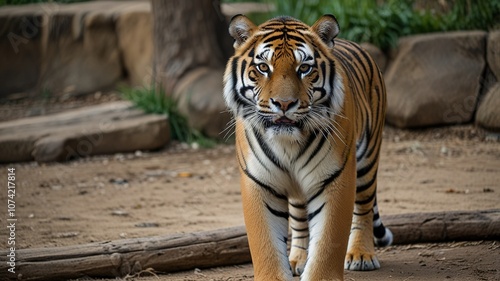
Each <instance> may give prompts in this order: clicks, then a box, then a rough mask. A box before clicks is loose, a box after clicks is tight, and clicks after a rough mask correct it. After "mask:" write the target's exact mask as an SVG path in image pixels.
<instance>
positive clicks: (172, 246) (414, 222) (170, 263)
mask: <svg viewBox="0 0 500 281" xmlns="http://www.w3.org/2000/svg"><path fill="white" fill-rule="evenodd" d="M384 223H385V224H386V226H388V227H390V228H391V230H392V232H393V234H394V242H395V244H408V243H418V242H444V241H464V240H465V241H467V240H497V239H500V209H495V210H486V211H455V212H438V213H415V214H403V215H392V216H385V217H384ZM8 254H9V253H8V252H5V251H3V252H1V253H0V256H3V257H6V256H7V255H8ZM247 262H250V252H249V248H248V241H247V237H246V233H245V228H244V227H243V226H241V227H232V228H225V229H219V230H214V231H205V232H197V233H187V234H173V235H166V236H158V237H149V238H137V239H123V240H117V241H108V242H101V243H91V244H84V245H75V246H69V247H56V248H38V249H22V250H18V251H17V252H16V269H15V271H16V274H12V276H11V277H14V278H13V279H18V280H60V279H70V278H81V277H93V278H96V277H123V276H125V275H127V274H135V273H137V272H140V271H141V270H146V269H148V268H152V269H154V271H155V272H175V271H181V270H189V269H193V268H208V267H216V266H224V265H234V264H241V263H247ZM8 266H9V265H8V263H5V262H1V263H0V272H4V273H5V272H7V269H8ZM9 274H10V273H9Z"/></svg>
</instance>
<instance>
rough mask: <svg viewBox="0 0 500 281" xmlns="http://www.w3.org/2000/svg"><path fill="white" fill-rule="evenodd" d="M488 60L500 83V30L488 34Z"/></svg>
mask: <svg viewBox="0 0 500 281" xmlns="http://www.w3.org/2000/svg"><path fill="white" fill-rule="evenodd" d="M486 60H487V61H488V65H489V67H490V69H491V71H492V72H493V74H494V75H495V77H496V79H497V81H500V30H495V31H492V32H490V33H489V34H488V46H487V51H486Z"/></svg>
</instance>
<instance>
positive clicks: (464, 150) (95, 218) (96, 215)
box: [0, 125, 500, 281]
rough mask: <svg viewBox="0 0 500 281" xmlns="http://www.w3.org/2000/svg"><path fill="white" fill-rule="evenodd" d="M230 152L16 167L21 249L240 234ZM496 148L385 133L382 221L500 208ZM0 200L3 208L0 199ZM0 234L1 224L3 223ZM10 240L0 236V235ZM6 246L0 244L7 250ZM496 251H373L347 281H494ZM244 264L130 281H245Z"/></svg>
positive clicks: (450, 247) (499, 274)
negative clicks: (377, 265)
mask: <svg viewBox="0 0 500 281" xmlns="http://www.w3.org/2000/svg"><path fill="white" fill-rule="evenodd" d="M234 154H235V152H234V146H232V145H230V144H228V145H219V146H217V147H215V148H211V149H200V148H198V149H195V148H192V147H189V146H187V145H181V144H172V145H170V146H169V147H167V148H165V149H163V150H161V151H156V152H140V151H138V152H136V153H132V154H116V155H107V156H98V157H90V158H86V159H80V160H75V161H72V162H68V163H51V164H37V163H20V164H13V165H2V166H0V179H3V180H4V181H5V179H6V177H7V175H6V173H7V168H9V167H14V168H15V169H16V191H17V194H16V195H17V197H16V203H17V207H16V213H17V216H18V219H19V220H18V228H17V233H16V235H17V238H16V239H17V243H18V244H17V245H18V246H19V248H35V247H52V246H65V245H74V244H83V243H88V242H97V241H105V240H117V239H123V238H132V237H145V236H153V235H163V234H167V233H179V232H192V231H202V230H212V229H216V228H222V227H229V226H238V225H242V224H243V215H242V209H241V201H240V191H239V180H238V179H239V175H238V172H237V169H236V161H235V155H234ZM499 182H500V142H499V141H498V137H497V136H495V135H488V134H486V133H485V132H484V131H481V130H479V129H476V128H474V127H473V126H470V125H469V126H456V127H448V128H435V129H428V130H423V131H402V130H397V129H393V128H386V130H385V132H384V143H383V147H382V156H381V164H380V170H379V195H378V196H379V205H380V207H379V208H380V211H381V214H382V217H383V216H384V215H385V214H400V213H410V212H432V211H447V210H483V209H494V208H499V207H500V184H499ZM5 190H6V189H4V192H1V193H0V202H2V203H1V204H2V206H6V205H7V202H6V200H7V192H6V191H5ZM0 223H1V224H2V225H5V224H6V216H5V215H3V216H1V217H0ZM6 235H7V230H6V229H5V228H4V227H2V228H0V237H6ZM6 242H7V239H3V238H2V239H1V240H0V248H1V249H6V247H7V246H6ZM498 248H499V242H498V241H480V242H464V243H462V242H461V243H447V244H417V245H407V246H397V247H389V248H385V249H380V250H379V258H380V261H381V265H382V269H381V270H378V271H375V272H370V273H366V272H364V273H352V272H347V273H346V280H362V279H369V280H500V259H499V258H500V249H498ZM252 277H253V273H252V268H251V265H238V266H231V267H225V268H214V269H202V270H195V271H189V272H182V273H177V274H159V275H158V277H154V276H152V277H151V276H150V277H140V278H138V277H131V278H130V279H134V280H145V281H149V280H252V279H253V278H252Z"/></svg>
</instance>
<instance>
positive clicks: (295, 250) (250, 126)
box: [223, 15, 393, 281]
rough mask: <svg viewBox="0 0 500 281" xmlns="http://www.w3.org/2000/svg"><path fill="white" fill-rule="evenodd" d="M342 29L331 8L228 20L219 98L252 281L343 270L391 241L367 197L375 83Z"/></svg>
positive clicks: (373, 150) (375, 75)
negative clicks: (304, 18)
mask: <svg viewBox="0 0 500 281" xmlns="http://www.w3.org/2000/svg"><path fill="white" fill-rule="evenodd" d="M339 32H340V27H339V24H338V22H337V19H336V18H335V16H333V15H324V16H321V17H320V18H319V19H318V20H317V21H316V22H315V23H314V24H313V25H312V26H309V25H307V24H305V23H303V22H301V21H299V20H297V19H295V18H292V17H288V16H282V17H277V18H273V19H270V20H268V21H266V22H264V23H263V24H261V25H259V26H257V25H255V24H254V23H253V22H252V21H251V20H250V19H249V18H247V17H246V16H244V15H236V16H234V17H233V18H232V20H231V21H230V23H229V33H230V35H231V36H232V37H233V38H234V44H233V47H234V55H233V56H232V57H230V58H229V60H228V62H227V65H226V69H225V72H224V77H223V96H224V101H225V103H226V106H227V108H228V111H230V112H231V113H232V116H233V119H232V122H233V124H232V125H233V126H234V134H235V150H236V159H237V163H238V166H239V172H240V186H241V198H242V205H243V215H244V221H245V226H246V231H247V237H248V243H249V248H250V254H251V258H252V263H253V268H254V276H255V280H293V278H294V277H293V276H294V275H295V276H296V275H300V278H301V280H312V281H318V280H343V275H344V269H347V270H360V271H368V270H374V269H377V268H380V263H379V261H378V259H377V257H376V255H375V246H376V245H379V246H385V245H389V244H391V243H392V240H393V238H392V237H393V235H392V233H391V231H390V230H389V229H388V228H386V227H385V226H384V225H383V223H382V221H381V219H380V215H379V212H378V208H377V202H376V189H377V170H378V163H379V152H380V146H381V139H382V130H383V127H384V118H385V111H386V91H385V85H384V81H383V78H382V75H381V72H380V70H379V68H378V67H377V65H376V63H375V62H374V60H373V59H372V58H371V57H370V56H369V55H368V54H367V53H366V52H365V51H364V50H363V49H362V48H361V47H360V46H359V45H357V44H356V43H354V42H350V41H347V40H342V39H337V38H336V37H337V35H338V33H339ZM289 231H290V232H291V241H288V240H289ZM288 242H290V243H289V247H290V248H289V250H288Z"/></svg>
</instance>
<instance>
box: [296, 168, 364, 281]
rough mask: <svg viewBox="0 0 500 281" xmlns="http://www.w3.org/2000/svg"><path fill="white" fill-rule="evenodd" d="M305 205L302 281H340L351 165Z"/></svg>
mask: <svg viewBox="0 0 500 281" xmlns="http://www.w3.org/2000/svg"><path fill="white" fill-rule="evenodd" d="M350 162H352V161H347V163H346V166H345V169H344V171H343V172H342V173H341V174H340V175H339V176H338V177H337V179H336V180H334V181H333V182H332V183H331V184H329V185H328V186H325V187H324V191H323V192H322V194H321V195H320V196H317V197H316V198H315V199H313V200H311V201H310V202H309V204H308V218H309V227H310V240H309V255H308V260H307V263H306V267H305V269H304V273H303V274H302V276H301V280H302V281H317V280H344V259H345V254H346V250H347V244H348V240H349V232H350V227H351V220H352V212H353V206H354V197H355V175H354V173H355V171H354V164H353V163H350Z"/></svg>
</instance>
